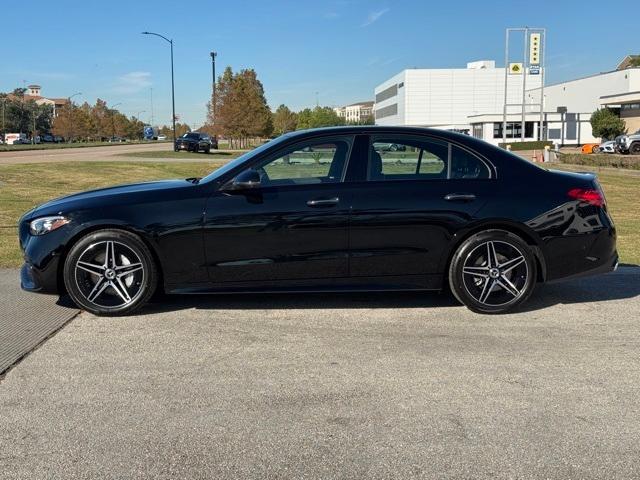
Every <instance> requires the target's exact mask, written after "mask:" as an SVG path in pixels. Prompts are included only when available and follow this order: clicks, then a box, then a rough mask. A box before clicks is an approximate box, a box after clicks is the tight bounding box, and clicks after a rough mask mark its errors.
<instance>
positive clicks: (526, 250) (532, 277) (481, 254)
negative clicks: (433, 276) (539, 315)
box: [449, 230, 537, 313]
mask: <svg viewBox="0 0 640 480" xmlns="http://www.w3.org/2000/svg"><path fill="white" fill-rule="evenodd" d="M536 278H537V264H536V260H535V257H534V255H533V252H532V251H531V248H530V247H529V245H527V244H526V243H525V242H524V241H523V240H522V239H521V238H520V237H518V236H517V235H515V234H513V233H511V232H507V231H504V230H485V231H483V232H479V233H476V234H475V235H472V236H471V237H469V238H468V239H466V240H465V241H464V242H463V243H462V244H461V245H460V247H459V248H458V249H457V251H456V252H455V254H454V256H453V258H452V260H451V264H450V267H449V285H450V287H451V291H452V292H453V294H454V296H455V297H456V298H457V299H458V300H459V301H460V302H461V303H463V304H464V305H465V306H466V307H467V308H469V309H470V310H472V311H474V312H478V313H503V312H506V311H508V310H511V309H512V308H514V307H516V306H518V305H520V304H522V303H523V302H525V301H526V300H527V299H528V298H529V297H530V296H531V294H532V293H533V290H534V288H535V285H536Z"/></svg>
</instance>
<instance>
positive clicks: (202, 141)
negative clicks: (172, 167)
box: [173, 132, 218, 153]
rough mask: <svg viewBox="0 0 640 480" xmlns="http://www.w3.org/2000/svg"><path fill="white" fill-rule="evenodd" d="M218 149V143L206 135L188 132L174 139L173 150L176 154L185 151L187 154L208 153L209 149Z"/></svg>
mask: <svg viewBox="0 0 640 480" xmlns="http://www.w3.org/2000/svg"><path fill="white" fill-rule="evenodd" d="M212 148H213V149H217V148H218V141H217V140H216V139H215V138H212V137H211V136H209V134H207V133H201V132H188V133H185V134H184V135H183V136H181V137H180V138H178V139H176V141H175V143H174V145H173V149H174V150H175V151H176V152H179V151H181V150H186V151H188V152H204V153H209V152H210V151H211V149H212Z"/></svg>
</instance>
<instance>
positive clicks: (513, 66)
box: [509, 63, 523, 75]
mask: <svg viewBox="0 0 640 480" xmlns="http://www.w3.org/2000/svg"><path fill="white" fill-rule="evenodd" d="M522 69H523V67H522V63H510V64H509V73H510V74H511V75H521V74H522Z"/></svg>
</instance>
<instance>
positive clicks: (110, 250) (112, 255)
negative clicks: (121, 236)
mask: <svg viewBox="0 0 640 480" xmlns="http://www.w3.org/2000/svg"><path fill="white" fill-rule="evenodd" d="M104 266H105V268H115V266H116V252H115V246H114V244H113V242H112V241H108V242H107V249H106V252H105V255H104Z"/></svg>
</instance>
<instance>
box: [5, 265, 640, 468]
mask: <svg viewBox="0 0 640 480" xmlns="http://www.w3.org/2000/svg"><path fill="white" fill-rule="evenodd" d="M47 298H50V301H51V302H55V300H56V299H55V298H52V297H47ZM41 308H42V307H41ZM639 320H640V269H639V268H637V267H622V268H621V269H620V270H618V272H616V273H612V274H609V275H606V276H603V277H596V278H589V279H583V280H574V281H571V282H567V283H562V284H555V285H547V286H545V287H543V288H541V289H540V290H539V291H538V292H537V293H536V294H535V296H534V298H533V299H532V300H531V302H530V303H529V304H528V306H527V309H526V311H521V312H519V313H514V314H510V315H503V316H480V315H476V314H473V313H471V312H469V311H468V310H466V309H464V308H463V307H460V306H458V305H456V304H455V303H454V302H453V301H452V300H451V298H450V297H449V296H447V295H439V294H420V293H385V294H344V295H330V296H327V295H299V296H292V295H251V296H231V295H221V296H212V297H172V298H168V299H167V300H165V302H164V303H156V304H154V305H151V306H150V307H149V308H147V309H145V310H144V311H143V312H142V313H141V314H140V315H137V316H132V317H124V318H99V317H94V316H91V315H88V314H80V315H79V316H77V317H76V318H75V319H73V320H71V321H70V322H69V323H68V324H66V326H65V327H64V328H62V329H61V330H60V331H58V333H57V334H55V335H54V336H52V337H51V338H49V339H48V340H47V341H46V342H45V343H44V344H42V345H41V346H40V347H39V348H37V349H36V350H35V351H33V352H32V353H31V354H29V355H28V356H27V357H26V358H24V359H23V360H22V361H21V362H20V363H19V364H17V365H16V366H15V367H14V368H13V369H11V370H10V371H9V372H8V373H7V374H6V376H5V377H4V379H2V380H1V382H0V449H1V452H2V453H1V454H0V478H2V479H12V478H62V477H63V478H95V477H100V478H143V477H144V478H613V477H616V478H636V477H638V476H640V464H639V463H638V458H639V457H640V420H639V419H640V395H638V394H639V393H640V387H639V385H638V378H640V355H638V352H639V351H640V342H639V340H638V339H639V338H640V322H639Z"/></svg>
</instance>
